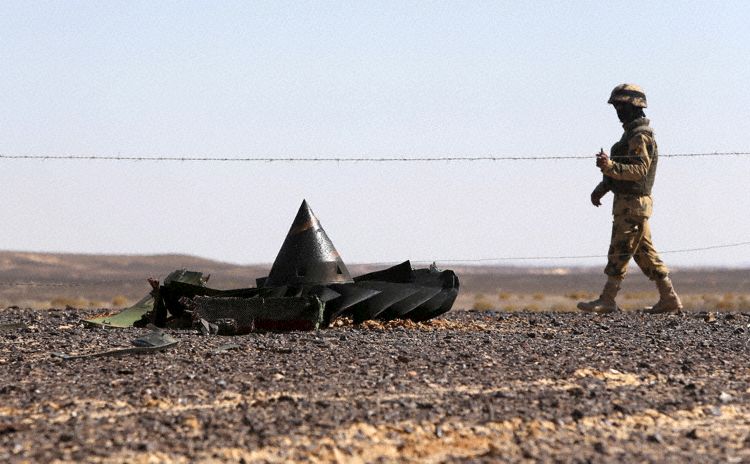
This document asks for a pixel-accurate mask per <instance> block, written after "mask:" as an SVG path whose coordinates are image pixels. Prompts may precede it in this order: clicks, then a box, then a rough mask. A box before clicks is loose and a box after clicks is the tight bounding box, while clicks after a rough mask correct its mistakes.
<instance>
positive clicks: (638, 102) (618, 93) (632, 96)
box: [607, 84, 646, 108]
mask: <svg viewBox="0 0 750 464" xmlns="http://www.w3.org/2000/svg"><path fill="white" fill-rule="evenodd" d="M607 103H610V104H615V103H630V104H631V105H633V106H636V107H638V108H646V94H645V93H643V89H642V88H640V87H639V86H637V85H635V84H620V85H618V86H617V87H615V88H614V89H613V90H612V94H611V95H610V96H609V100H608V101H607Z"/></svg>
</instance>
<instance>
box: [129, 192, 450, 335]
mask: <svg viewBox="0 0 750 464" xmlns="http://www.w3.org/2000/svg"><path fill="white" fill-rule="evenodd" d="M182 274H185V271H183V272H182ZM182 274H180V275H182ZM194 274H195V275H196V276H197V277H198V279H193V280H191V281H181V280H180V279H173V278H171V275H170V277H169V278H167V279H165V281H164V283H163V284H161V285H159V282H158V281H155V280H150V283H151V285H152V286H153V291H152V292H151V296H152V297H153V301H154V305H153V311H151V312H149V313H147V314H146V315H145V316H144V317H143V319H142V320H141V321H139V323H140V324H147V323H149V322H152V323H154V324H156V325H157V326H160V327H163V326H165V325H169V326H177V327H179V326H190V325H191V324H192V325H193V326H194V327H199V326H200V325H201V324H202V325H204V326H205V325H207V324H208V325H211V324H213V325H215V326H217V327H220V328H221V330H219V332H220V333H221V334H226V335H231V334H234V333H237V334H239V333H247V332H250V331H254V330H311V329H317V328H320V327H325V326H327V325H328V324H329V323H330V322H331V321H332V320H333V319H335V318H336V317H339V316H349V317H351V318H352V319H354V321H355V322H356V323H360V322H363V321H366V320H369V319H381V320H392V319H410V320H413V321H425V320H428V319H432V318H434V317H437V316H439V315H440V314H443V313H445V312H447V311H449V310H450V309H451V307H452V306H453V303H454V302H455V300H456V296H457V295H458V287H459V282H458V277H457V276H456V274H455V273H454V272H453V271H450V270H445V271H441V270H439V269H437V267H436V266H435V265H434V264H433V265H432V266H430V267H429V268H428V269H413V268H412V266H411V263H410V262H409V261H404V262H403V263H401V264H397V265H395V266H392V267H389V268H387V269H382V270H378V271H375V272H370V273H367V274H363V275H360V276H357V277H355V278H353V279H352V277H351V275H350V274H349V270H348V269H347V268H346V265H345V264H344V262H343V261H342V259H341V257H340V256H339V254H338V252H337V251H336V248H335V247H334V246H333V243H331V240H330V239H329V238H328V235H327V234H326V233H325V231H324V230H323V228H322V227H321V226H320V222H319V221H318V219H317V218H316V217H315V215H314V214H313V212H312V210H311V209H310V207H309V206H308V204H307V202H306V201H303V202H302V206H300V209H299V211H298V212H297V217H296V218H295V219H294V222H293V223H292V227H291V228H290V230H289V233H288V235H287V237H286V239H285V240H284V244H283V245H282V246H281V250H280V251H279V254H278V256H277V257H276V260H275V261H274V263H273V266H272V267H271V272H270V273H269V275H268V277H261V278H258V279H256V284H257V287H256V288H244V289H235V290H217V289H212V288H208V287H206V286H205V280H207V279H202V274H200V273H194ZM191 275H192V274H191ZM183 280H184V279H183Z"/></svg>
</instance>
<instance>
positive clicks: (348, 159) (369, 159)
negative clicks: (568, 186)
mask: <svg viewBox="0 0 750 464" xmlns="http://www.w3.org/2000/svg"><path fill="white" fill-rule="evenodd" d="M748 155H750V151H731V152H706V153H672V154H662V155H659V157H661V158H698V157H728V156H734V157H740V156H748ZM626 157H627V156H626ZM0 159H6V160H33V161H150V162H222V163H224V162H226V163H232V162H234V163H277V162H279V163H297V162H309V163H363V162H364V163H396V162H401V163H425V162H477V161H557V160H583V159H588V160H592V159H594V156H593V155H497V156H495V155H492V156H435V157H431V156H427V157H413V158H412V157H406V156H392V157H373V156H364V155H363V156H343V157H308V156H299V157H294V156H290V157H278V158H277V157H270V156H261V157H226V156H225V157H213V156H197V157H193V156H159V155H155V156H121V155H113V156H103V155H13V154H0Z"/></svg>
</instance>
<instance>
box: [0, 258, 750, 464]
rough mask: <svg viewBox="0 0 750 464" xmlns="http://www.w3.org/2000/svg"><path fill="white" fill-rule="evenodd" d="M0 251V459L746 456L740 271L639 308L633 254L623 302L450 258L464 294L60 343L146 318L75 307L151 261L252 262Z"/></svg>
mask: <svg viewBox="0 0 750 464" xmlns="http://www.w3.org/2000/svg"><path fill="white" fill-rule="evenodd" d="M19 256H20V257H19ZM123 260H127V261H128V263H126V262H124V261H123ZM190 260H193V261H192V262H188V261H190ZM0 263H2V266H3V267H2V269H3V271H2V273H0V276H1V277H0V280H2V281H4V283H5V285H4V286H3V287H2V289H1V290H2V292H0V298H2V299H3V302H4V304H3V307H6V308H5V309H0V461H3V462H136V463H139V462H143V463H147V462H180V463H181V462H196V461H202V462H243V461H244V462H498V461H500V462H750V414H749V413H750V367H749V366H750V362H749V361H750V351H749V346H750V305H748V304H747V302H748V289H750V286H749V285H748V283H749V282H748V280H749V279H750V272H748V271H747V270H742V269H734V270H731V269H701V270H698V269H685V270H676V272H675V282H676V285H677V286H678V290H680V291H681V292H683V294H684V295H685V299H686V302H688V306H689V308H688V309H689V310H688V311H686V312H685V313H683V314H680V315H667V316H648V315H644V314H641V313H638V312H636V311H634V309H635V308H637V307H639V305H640V304H641V301H642V300H643V301H644V302H646V301H651V302H653V301H652V300H654V299H655V298H656V293H655V291H653V289H651V288H650V283H649V282H647V281H645V279H642V278H640V277H639V276H638V275H636V273H633V275H632V276H629V280H628V281H626V286H625V288H624V289H623V290H624V293H623V298H622V299H621V300H622V304H623V306H625V307H626V309H628V311H625V312H623V313H619V314H614V315H590V314H582V313H578V312H575V311H573V308H574V305H575V301H577V299H578V298H582V297H587V296H590V295H594V293H595V292H596V290H598V286H599V285H600V284H601V280H602V277H601V274H600V271H599V270H595V269H589V270H586V269H567V268H560V269H539V268H461V269H456V268H454V269H456V271H457V273H458V275H459V277H460V278H461V279H462V290H461V292H462V293H461V295H460V299H459V301H458V302H457V304H456V307H455V309H454V310H453V311H451V312H450V313H448V314H447V315H445V316H444V317H441V318H439V319H435V320H432V321H428V322H425V323H418V324H415V323H411V322H403V321H400V322H388V323H378V322H367V323H365V324H361V325H354V324H352V323H351V321H349V320H347V319H339V320H337V321H335V322H334V324H333V325H332V326H331V327H329V328H325V329H322V330H319V331H314V332H291V333H254V334H250V335H245V336H239V337H220V336H215V335H214V336H204V335H201V334H200V333H198V332H197V331H192V330H169V331H167V333H168V334H169V335H171V336H173V337H174V338H176V339H177V340H178V344H177V345H175V346H173V347H170V348H168V349H166V350H164V351H160V352H151V353H144V354H134V353H128V354H125V355H121V356H104V357H92V358H84V359H62V358H60V357H57V356H55V355H53V353H57V352H60V353H67V354H85V353H94V352H99V351H103V350H110V349H113V348H119V347H123V348H127V347H132V344H131V340H132V339H134V338H135V337H138V336H140V335H143V334H145V333H147V331H148V330H149V329H137V328H131V329H119V330H116V329H95V328H89V327H86V326H84V324H82V323H81V320H82V318H85V317H89V316H93V315H98V314H101V313H103V312H108V311H112V310H113V307H114V306H124V305H127V304H128V302H130V301H134V300H136V299H138V298H140V297H141V296H143V295H144V294H145V293H146V292H147V291H148V287H147V284H145V280H144V279H145V277H148V276H156V277H159V276H161V277H163V276H164V275H166V273H168V272H169V271H171V270H173V269H175V268H179V267H188V268H192V269H194V270H201V271H204V272H207V273H208V272H210V273H212V274H213V277H212V280H211V282H212V283H214V284H215V285H216V286H218V287H223V288H228V287H232V286H247V285H248V283H251V282H252V281H253V279H254V278H255V277H259V276H261V275H263V274H262V272H263V271H264V268H263V267H262V266H259V267H241V266H231V265H222V264H219V263H213V262H210V261H206V260H200V259H199V258H191V257H175V256H170V257H95V256H73V255H40V254H18V253H10V252H6V253H4V254H0ZM149 266H150V267H149ZM352 268H353V269H352V271H353V273H357V272H358V269H357V268H356V267H355V266H352ZM35 269H41V270H44V272H43V273H42V274H41V275H40V274H39V272H41V271H36V270H35ZM93 269H96V272H92V270H93ZM362 269H366V268H365V267H363V268H362ZM34 272H37V274H34ZM76 272H77V273H76ZM214 279H215V280H214ZM20 283H24V284H36V285H11V284H20ZM45 283H46V284H67V285H54V286H53V285H42V284H45ZM629 295H630V296H629ZM115 303H117V304H115ZM51 307H52V309H49V308H51ZM630 310H633V311H630Z"/></svg>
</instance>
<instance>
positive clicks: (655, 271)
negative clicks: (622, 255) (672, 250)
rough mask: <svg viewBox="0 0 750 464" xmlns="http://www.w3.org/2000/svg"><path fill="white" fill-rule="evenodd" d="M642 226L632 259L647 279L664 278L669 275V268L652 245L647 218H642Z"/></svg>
mask: <svg viewBox="0 0 750 464" xmlns="http://www.w3.org/2000/svg"><path fill="white" fill-rule="evenodd" d="M642 228H643V235H642V237H641V241H640V243H639V244H638V248H637V249H636V251H635V254H634V255H633V259H634V260H635V263H636V264H637V265H638V267H640V268H641V271H643V273H644V274H646V277H648V278H649V279H651V280H654V281H656V280H660V279H664V278H665V277H667V276H669V268H668V267H667V265H666V264H664V261H662V260H661V258H660V257H659V253H658V252H657V251H656V248H655V247H654V242H653V241H652V240H651V226H650V225H649V222H648V219H647V218H642Z"/></svg>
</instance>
